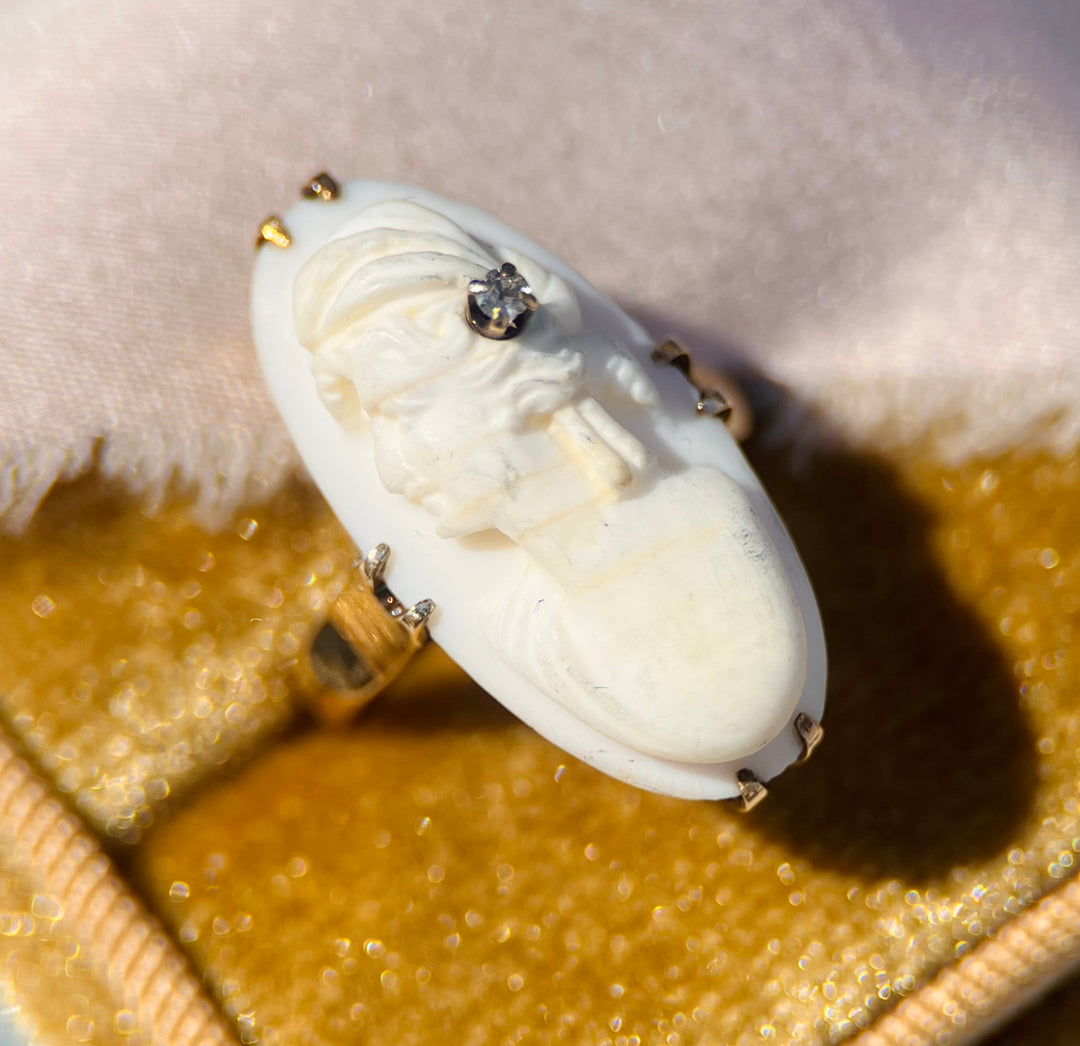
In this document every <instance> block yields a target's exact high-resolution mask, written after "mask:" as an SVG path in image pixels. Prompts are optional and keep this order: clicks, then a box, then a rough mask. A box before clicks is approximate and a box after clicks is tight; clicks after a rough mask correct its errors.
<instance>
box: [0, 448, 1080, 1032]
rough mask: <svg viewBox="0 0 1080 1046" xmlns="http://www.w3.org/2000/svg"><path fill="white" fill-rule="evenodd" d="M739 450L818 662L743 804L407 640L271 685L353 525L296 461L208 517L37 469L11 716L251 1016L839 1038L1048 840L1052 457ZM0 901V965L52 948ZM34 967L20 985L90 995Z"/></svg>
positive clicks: (23, 550) (1036, 864)
mask: <svg viewBox="0 0 1080 1046" xmlns="http://www.w3.org/2000/svg"><path fill="white" fill-rule="evenodd" d="M758 464H759V465H760V466H761V467H762V470H763V472H764V473H765V480H766V483H767V484H768V486H769V487H770V489H771V490H772V491H773V493H774V495H775V498H776V500H777V502H778V505H779V507H780V509H781V512H782V514H783V515H784V516H785V518H786V519H787V521H788V523H789V525H790V527H791V529H792V531H793V534H794V536H795V539H796V542H797V543H798V545H799V547H800V550H801V551H802V553H803V555H804V557H805V560H806V563H807V566H808V569H809V572H810V575H811V578H812V579H813V581H814V585H815V588H816V591H817V593H818V597H819V600H820V603H821V606H822V611H823V615H824V618H825V623H826V630H827V636H828V639H829V649H830V660H831V677H830V687H829V705H828V709H827V713H826V718H825V727H826V739H825V742H824V744H823V745H822V747H821V749H820V750H819V752H818V753H817V754H816V755H815V756H814V758H813V759H812V760H811V762H810V763H808V764H807V765H806V766H803V767H799V768H795V769H793V770H791V771H789V772H788V773H786V774H785V775H784V776H783V777H781V778H780V779H778V780H777V781H776V782H774V783H773V785H772V786H771V788H770V792H771V794H770V796H769V798H768V800H767V802H766V803H765V804H764V805H763V806H762V807H760V808H759V809H758V810H756V811H755V812H754V813H752V814H751V815H749V816H746V817H744V816H740V815H738V814H737V813H735V812H734V811H733V810H732V809H731V808H730V807H729V806H727V805H724V804H716V803H704V802H697V803H694V802H685V801H680V800H673V799H667V798H662V797H658V796H653V795H649V794H645V793H642V792H639V791H636V790H635V789H633V788H630V787H628V786H626V785H622V784H619V783H617V782H615V781H612V780H610V779H608V778H606V777H604V776H603V775H601V774H599V773H596V772H595V771H592V770H590V769H588V768H586V767H585V766H583V765H581V764H579V763H577V762H576V761H575V760H573V759H572V758H570V757H569V756H566V755H564V754H563V753H561V752H559V751H558V750H557V749H555V748H554V747H553V746H551V745H550V744H548V743H547V742H545V741H543V740H541V739H540V738H538V737H537V736H536V735H535V734H533V733H532V732H531V731H530V730H529V729H528V728H526V727H524V726H522V725H521V724H519V723H518V722H517V721H516V720H514V719H513V717H511V716H510V715H509V714H508V713H506V712H505V711H503V710H502V709H501V707H500V706H499V705H497V704H496V703H495V702H494V701H493V700H491V699H490V698H489V697H487V696H486V695H485V694H483V693H482V692H481V691H479V690H478V689H477V688H476V687H475V686H474V685H472V684H471V683H470V682H469V681H468V680H467V679H466V678H465V677H464V676H463V675H462V674H461V673H460V672H459V670H457V669H456V668H455V667H454V666H453V665H452V664H450V663H449V662H448V661H447V660H446V659H445V657H443V656H442V655H441V654H440V653H439V652H438V651H437V650H435V649H429V651H427V652H425V654H424V655H423V660H422V663H420V664H419V665H416V666H414V667H413V668H412V669H410V671H409V672H408V673H407V674H406V676H405V677H404V678H403V679H402V680H401V681H400V682H399V683H398V684H397V685H396V686H395V688H394V690H393V692H392V693H389V694H387V695H385V696H384V697H383V698H381V699H380V700H379V701H378V702H376V704H375V705H374V706H373V707H372V708H371V709H370V710H369V711H368V712H367V713H366V714H365V715H364V716H363V717H362V718H361V719H360V720H359V721H358V722H357V723H356V725H355V726H354V727H353V728H351V729H347V730H343V731H336V732H334V731H329V730H324V729H320V728H317V727H315V726H314V725H313V724H312V723H310V722H309V721H308V720H307V719H306V718H305V717H303V716H302V715H299V716H298V715H296V713H295V711H294V695H293V694H292V692H291V689H290V678H291V676H290V673H291V670H292V669H291V665H292V663H293V661H294V660H295V658H296V657H298V656H301V654H302V648H303V644H304V642H305V641H306V637H307V636H308V635H309V634H310V632H309V630H310V628H311V627H312V625H313V623H314V621H315V620H316V619H317V617H318V615H319V612H320V610H322V609H325V606H326V605H327V600H328V599H330V598H332V595H333V593H334V591H335V590H336V587H337V586H338V585H340V584H341V583H342V581H343V579H344V577H345V574H346V571H347V568H348V563H349V561H350V558H351V555H352V549H351V547H350V546H349V545H348V542H347V540H346V539H345V537H344V535H343V533H342V532H341V530H340V528H339V527H338V525H337V524H336V522H334V521H333V520H332V518H331V517H330V516H329V514H328V512H327V510H326V508H325V506H323V505H322V503H321V502H320V501H319V499H318V498H317V497H315V496H314V495H311V494H310V493H308V492H307V491H305V490H304V489H302V488H300V487H294V488H291V489H290V490H288V491H286V492H285V493H284V494H283V495H281V496H280V497H279V498H278V499H277V500H276V502H275V503H274V504H273V505H271V506H268V507H266V508H264V509H262V510H259V511H254V512H251V513H249V514H248V515H247V516H245V518H243V519H240V520H238V521H237V523H236V526H235V527H233V528H231V529H229V530H227V531H225V532H223V533H221V534H218V535H206V534H204V533H202V532H201V531H199V530H198V529H197V528H196V527H195V526H194V525H192V524H191V523H190V522H189V521H188V518H187V516H186V514H185V512H184V510H183V508H182V507H175V508H171V509H168V510H165V511H163V512H162V513H161V514H160V515H158V516H156V517H155V518H152V519H147V518H145V517H143V516H142V515H141V513H140V512H139V511H138V510H137V508H136V507H134V506H132V505H131V504H130V503H128V502H127V501H125V500H123V499H118V498H114V497H110V496H109V495H108V494H107V493H106V492H103V491H101V490H100V488H99V487H97V486H95V485H94V484H93V483H90V482H84V483H82V484H79V485H77V486H76V487H74V488H70V489H68V490H66V491H63V492H60V493H58V494H57V495H54V497H53V498H52V499H51V500H50V502H49V503H48V504H47V505H46V507H45V509H44V510H43V512H42V514H41V515H40V517H39V519H38V520H37V522H36V524H35V525H34V528H33V529H32V531H31V532H30V533H28V534H27V535H26V536H25V537H24V538H23V539H21V540H20V541H18V542H11V541H9V542H5V543H4V544H3V547H2V548H0V562H3V563H5V568H4V570H3V572H2V573H0V594H2V599H0V623H2V625H3V631H2V635H3V636H4V639H3V641H2V642H3V649H4V658H3V662H2V664H0V700H2V711H3V715H4V719H5V726H6V727H7V729H8V730H9V731H10V732H11V733H12V734H13V735H14V736H15V737H17V738H18V739H19V740H20V742H21V743H22V745H23V747H24V748H25V750H26V751H28V752H29V753H30V754H31V755H32V756H33V758H34V759H35V760H36V762H37V764H38V765H39V767H40V768H42V769H43V771H44V772H45V773H46V774H47V775H48V776H50V777H51V779H52V780H53V781H55V782H56V785H57V787H58V788H59V789H60V790H61V791H62V792H63V793H64V794H66V795H67V796H69V797H70V800H71V802H72V803H73V804H74V805H75V806H76V808H77V809H79V810H80V811H82V812H83V813H84V814H85V815H86V817H87V818H88V819H89V820H90V822H91V823H92V824H93V825H94V826H96V828H97V829H98V830H99V831H100V832H102V833H103V834H105V835H106V836H107V837H110V838H112V839H114V840H115V842H114V849H115V852H116V853H117V855H118V857H119V859H120V860H121V863H122V864H123V865H124V866H125V867H126V868H127V869H128V870H129V872H130V875H131V877H132V880H133V882H135V883H136V884H137V886H138V888H139V889H140V891H142V892H143V893H144V895H145V896H146V897H147V898H148V900H149V901H150V903H151V905H152V907H154V908H155V909H156V910H157V911H158V913H159V914H160V916H161V917H162V919H163V920H164V921H165V923H166V924H167V926H168V927H169V928H170V929H171V930H172V932H173V933H174V934H175V935H176V938H177V940H178V941H180V942H181V945H182V947H183V948H184V949H185V950H186V951H187V953H188V954H189V955H190V956H191V958H192V960H193V962H194V964H195V966H196V967H197V968H198V969H199V970H201V971H203V972H204V973H205V974H206V976H207V978H208V980H209V983H210V984H211V986H212V988H213V990H214V991H215V992H216V993H217V995H218V997H219V998H220V1000H221V1001H222V1004H223V1006H224V1007H225V1008H226V1010H227V1012H228V1013H229V1014H230V1016H231V1017H232V1018H233V1019H234V1020H236V1021H237V1025H236V1026H237V1029H238V1033H242V1034H243V1036H244V1037H246V1038H248V1039H251V1040H254V1038H256V1037H257V1039H258V1041H260V1042H263V1043H266V1044H267V1046H273V1044H275V1043H277V1044H291V1043H297V1042H303V1043H311V1044H344V1043H352V1042H380V1043H382V1042H393V1043H402V1044H405V1043H418V1044H420V1043H428V1042H431V1041H433V1039H435V1037H437V1040H438V1041H445V1042H453V1043H462V1044H465V1043H478V1044H479V1043H484V1044H487V1043H516V1042H537V1043H547V1042H550V1043H555V1042H563V1041H565V1042H570V1043H611V1044H612V1046H630V1044H634V1043H665V1044H669V1046H674V1044H677V1043H679V1044H686V1043H702V1044H704V1043H742V1042H747V1043H750V1042H761V1041H762V1040H763V1039H764V1040H769V1039H773V1040H775V1041H777V1042H788V1041H793V1042H802V1043H810V1042H835V1041H839V1040H841V1039H843V1038H845V1037H847V1036H848V1035H850V1034H852V1033H853V1032H854V1031H856V1030H857V1029H858V1028H860V1027H864V1026H866V1025H868V1024H869V1023H870V1022H872V1021H873V1019H874V1017H875V1015H876V1014H878V1013H880V1012H882V1011H883V1010H884V1009H885V1008H887V1007H888V1006H890V1005H891V1004H892V1003H893V1001H894V1000H895V999H897V998H898V997H900V996H903V995H905V994H907V993H910V992H911V991H913V990H915V989H916V988H917V987H918V986H919V985H921V984H922V983H924V982H925V981H926V980H927V979H928V978H929V977H931V976H932V975H933V973H934V972H935V971H936V970H938V969H940V968H941V967H942V966H943V965H945V964H947V963H949V962H951V961H953V960H954V959H955V958H956V957H957V956H960V955H963V954H965V953H966V952H967V951H968V950H969V949H970V948H971V947H972V946H973V945H975V944H976V943H977V942H978V941H979V940H980V939H982V938H985V937H986V936H987V935H989V934H991V933H993V931H994V929H995V928H996V927H998V926H1000V925H1001V924H1002V922H1003V921H1005V920H1007V919H1008V918H1009V917H1010V915H1011V914H1014V913H1017V912H1019V911H1021V910H1023V909H1024V908H1025V907H1027V906H1029V905H1031V904H1032V903H1033V902H1034V901H1035V900H1036V899H1037V898H1038V897H1040V896H1041V895H1042V894H1043V893H1044V892H1045V891H1046V890H1048V889H1049V888H1051V887H1052V886H1053V885H1054V884H1055V882H1056V881H1058V880H1060V879H1062V878H1065V877H1067V876H1070V875H1072V874H1073V873H1074V870H1075V868H1074V863H1075V861H1076V860H1077V859H1078V854H1080V816H1078V811H1077V776H1078V751H1080V707H1078V706H1080V702H1078V700H1077V693H1078V692H1080V690H1078V685H1077V684H1078V683H1080V673H1078V668H1077V658H1076V627H1077V612H1078V610H1080V464H1078V463H1077V462H1076V461H1071V462H1058V461H1053V460H1050V459H1046V458H1032V457H1030V456H1021V455H1018V454H1017V455H1011V456H1009V457H1007V458H1005V459H1002V460H999V461H995V462H986V463H980V464H973V465H969V466H966V467H964V468H961V469H952V470H945V469H941V468H938V467H934V466H930V465H928V464H927V463H926V461H925V459H919V460H911V461H904V462H900V463H893V464H889V463H886V462H884V461H872V460H867V459H864V458H858V457H855V456H844V455H833V456H829V457H824V458H821V459H819V460H818V461H816V462H815V463H813V464H811V465H810V466H809V467H807V468H806V469H805V470H804V471H802V472H800V473H799V474H798V476H797V477H796V478H792V477H791V475H790V470H789V468H788V463H787V462H786V461H781V460H780V459H770V458H767V457H766V458H761V457H759V460H758ZM377 536H378V537H383V535H377ZM385 537H386V538H387V539H388V540H391V541H392V538H393V535H385ZM688 627H707V623H694V622H692V621H688ZM252 753H254V754H255V757H254V759H249V758H248V757H249V756H250V755H251V754H252ZM219 767H225V768H226V769H227V770H228V771H229V773H227V774H226V775H222V774H221V773H220V772H218V768H219ZM196 785H198V786H200V787H198V788H197V789H196V788H195V787H194V786H196ZM0 888H5V885H4V882H3V881H0ZM0 903H3V904H4V905H6V907H7V914H8V917H10V918H15V917H21V916H22V915H23V914H25V912H26V910H27V905H28V903H29V901H28V894H27V893H26V891H25V890H24V891H22V892H20V890H19V889H17V888H16V887H15V886H13V885H12V884H11V883H10V882H9V883H8V884H7V886H6V892H5V895H4V897H3V899H2V902H0ZM21 925H25V926H27V927H29V929H27V930H26V932H25V933H22V935H21V936H18V935H16V936H10V937H0V960H3V961H6V962H7V963H8V968H9V970H10V969H12V968H14V967H13V966H12V963H13V962H15V960H14V959H12V955H13V954H15V952H17V954H18V963H19V964H22V966H23V967H24V968H25V967H26V965H27V963H29V964H30V966H31V967H33V965H34V963H38V964H39V967H40V968H41V969H45V968H49V969H52V970H55V969H56V964H55V960H52V959H49V958H48V955H49V954H50V953H49V946H48V942H47V941H44V943H43V933H44V929H43V926H44V924H41V925H39V924H38V923H37V922H33V921H31V923H27V924H21ZM13 949H14V950H15V952H13ZM35 949H37V950H35ZM49 963H52V965H51V966H49ZM48 981H50V978H41V977H39V978H37V980H36V986H34V985H30V986H27V985H26V984H22V985H21V986H20V985H18V984H16V995H17V998H18V999H19V1000H20V1002H21V1003H22V1004H23V1005H24V1006H26V1007H28V1008H30V1009H33V1008H34V1007H35V1006H37V1007H41V1006H44V1005H46V1004H48V1005H49V1006H51V1007H55V1006H57V1005H58V1000H64V1001H63V1005H64V1006H67V1007H69V1008H71V1007H74V1006H75V1003H74V1002H72V1001H66V1000H68V997H69V995H70V997H71V999H74V998H75V995H76V994H79V993H81V995H82V996H85V992H86V990H87V989H85V988H84V987H79V988H78V991H77V992H76V988H75V986H74V984H72V985H70V986H65V985H63V984H61V985H59V986H57V985H55V984H53V983H47V982H48ZM84 1001H85V998H84ZM79 1005H80V1006H81V1005H83V1003H79ZM84 1008H85V1007H84ZM71 1013H72V1014H74V1013H75V1010H74V1009H71ZM60 1023H61V1024H63V1022H62V1021H61V1022H60ZM98 1024H99V1025H101V1024H102V1021H100V1020H99V1022H98ZM73 1027H75V1026H74V1025H73ZM78 1027H81V1028H82V1029H83V1031H85V1025H80V1026H78ZM117 1034H118V1033H117V1032H116V1031H115V1029H112V1030H109V1029H108V1028H103V1027H96V1030H95V1031H94V1036H95V1037H94V1038H91V1039H86V1038H83V1039H80V1038H79V1037H78V1036H77V1035H76V1034H75V1032H74V1031H72V1032H70V1033H68V1038H67V1039H66V1040H64V1039H58V1040H56V1041H70V1042H76V1041H95V1042H97V1041H100V1042H106V1041H109V1042H111V1041H113V1038H114V1037H115V1036H116V1035H117ZM120 1038H121V1039H123V1036H120Z"/></svg>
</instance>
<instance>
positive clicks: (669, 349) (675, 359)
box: [652, 338, 690, 379]
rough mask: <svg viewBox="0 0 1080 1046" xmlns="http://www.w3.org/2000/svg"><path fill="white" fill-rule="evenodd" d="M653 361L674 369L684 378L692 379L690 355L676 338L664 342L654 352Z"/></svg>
mask: <svg viewBox="0 0 1080 1046" xmlns="http://www.w3.org/2000/svg"><path fill="white" fill-rule="evenodd" d="M652 361H653V363H659V364H660V365H661V366H665V367H674V368H675V369H676V370H677V371H678V372H679V373H680V374H682V376H683V377H684V378H687V379H688V378H689V377H690V353H688V352H687V351H686V349H684V348H683V347H682V346H681V345H680V344H679V343H678V342H677V341H676V340H675V339H674V338H668V339H666V340H665V341H662V342H661V343H660V344H659V345H657V346H656V348H655V349H653V350H652Z"/></svg>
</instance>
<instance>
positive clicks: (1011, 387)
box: [761, 374, 1080, 467]
mask: <svg viewBox="0 0 1080 1046" xmlns="http://www.w3.org/2000/svg"><path fill="white" fill-rule="evenodd" d="M762 406H763V414H764V418H765V424H764V426H763V428H764V431H763V432H762V433H761V435H762V437H763V439H764V441H765V442H766V443H767V444H768V445H769V446H774V447H789V448H790V449H791V450H792V452H793V455H794V460H795V461H796V462H798V461H799V460H805V459H806V458H808V457H812V456H813V455H814V454H815V453H818V452H827V451H828V450H829V449H830V448H834V447H838V446H843V447H845V448H849V449H850V448H855V449H856V450H859V451H863V452H865V453H873V454H882V455H885V456H897V455H903V454H905V453H911V452H915V453H918V454H922V455H925V454H929V455H931V456H932V457H933V458H934V459H935V460H936V461H937V463H939V464H941V465H943V466H945V467H957V466H959V465H963V464H964V463H966V462H969V461H972V460H975V459H984V460H985V459H989V458H996V457H1000V456H1001V455H1002V454H1005V453H1007V452H1010V451H1015V450H1020V449H1022V450H1025V451H1031V452H1036V451H1044V452H1048V453H1050V454H1052V455H1054V456H1056V457H1059V458H1067V457H1069V456H1071V455H1072V454H1074V453H1076V452H1077V450H1078V448H1080V374H1077V375H1071V374H1070V375H1062V374H1058V375H1053V376H1050V375H1031V376H1030V379H1027V380H1024V381H1017V380H1016V377H1015V376H1014V375H1001V376H995V377H993V378H991V377H988V376H980V378H979V379H978V380H974V381H964V380H955V379H954V380H944V379H936V380H935V379H927V380H925V381H913V380H911V379H898V380H894V381H873V382H869V381H860V380H858V379H852V378H848V377H845V376H838V377H833V378H831V379H827V380H823V379H822V378H820V377H815V379H813V380H812V381H811V380H803V379H801V378H800V379H797V380H796V381H794V382H791V383H790V384H783V385H777V384H771V385H770V386H769V388H768V389H767V390H766V391H765V393H764V397H763V404H762Z"/></svg>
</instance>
